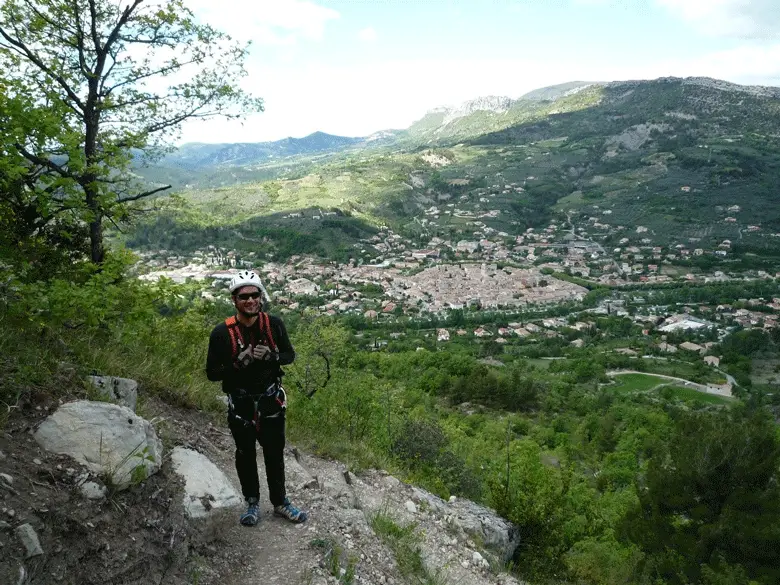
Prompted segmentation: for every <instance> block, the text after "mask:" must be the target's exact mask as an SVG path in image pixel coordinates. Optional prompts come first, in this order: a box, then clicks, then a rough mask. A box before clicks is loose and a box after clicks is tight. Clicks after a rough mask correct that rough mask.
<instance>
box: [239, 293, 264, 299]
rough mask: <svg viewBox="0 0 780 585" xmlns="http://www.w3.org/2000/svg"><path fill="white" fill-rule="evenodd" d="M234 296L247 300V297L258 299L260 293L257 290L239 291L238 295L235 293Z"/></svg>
mask: <svg viewBox="0 0 780 585" xmlns="http://www.w3.org/2000/svg"><path fill="white" fill-rule="evenodd" d="M236 296H237V297H238V298H239V299H240V300H242V301H248V300H249V299H259V298H260V293H259V292H253V293H241V294H240V295H236Z"/></svg>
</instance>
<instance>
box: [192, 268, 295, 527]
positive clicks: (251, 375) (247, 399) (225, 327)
mask: <svg viewBox="0 0 780 585" xmlns="http://www.w3.org/2000/svg"><path fill="white" fill-rule="evenodd" d="M230 294H231V295H232V297H233V304H234V305H235V307H236V315H235V316H234V317H230V318H229V319H227V320H226V321H225V322H224V323H220V324H219V325H217V326H216V327H215V328H214V330H213V331H212V332H211V337H210V338H209V351H208V357H207V360H206V375H207V376H208V378H209V380H211V381H214V382H216V381H218V380H221V381H222V390H223V392H225V393H226V394H227V395H228V397H229V398H228V426H229V427H230V432H231V433H232V435H233V440H234V441H235V443H236V471H237V472H238V479H239V481H240V482H241V491H242V492H243V494H244V498H245V499H246V502H247V505H248V508H247V511H246V512H245V513H244V514H242V515H241V519H240V522H241V524H243V525H245V526H254V525H255V524H257V522H258V520H259V518H260V509H259V504H258V501H259V497H260V481H259V479H258V473H257V458H256V457H257V456H256V452H255V441H257V442H259V443H260V445H261V446H262V447H263V459H264V460H265V472H266V480H267V481H268V492H269V495H270V497H271V504H273V507H274V514H275V515H276V516H281V517H283V518H286V519H288V520H290V521H291V522H305V521H306V518H307V514H306V512H303V511H302V510H299V509H298V508H296V507H295V506H293V505H292V504H291V503H290V500H289V499H288V498H287V496H286V493H285V485H284V424H285V409H286V408H287V400H286V396H285V394H284V390H283V389H282V386H281V376H282V374H283V372H282V370H281V368H280V366H283V365H286V364H290V363H292V362H293V360H294V359H295V351H294V350H293V347H292V345H291V344H290V339H289V337H288V336H287V330H286V329H285V327H284V323H283V322H282V320H281V319H279V318H278V317H271V316H270V315H268V314H267V313H263V312H262V308H263V302H264V301H268V293H267V292H266V290H265V287H264V286H263V285H262V283H261V282H260V277H259V276H257V274H255V273H254V272H252V271H250V270H242V271H240V272H239V273H238V274H236V275H235V276H234V277H233V279H232V280H231V281H230Z"/></svg>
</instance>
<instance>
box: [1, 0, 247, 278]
mask: <svg viewBox="0 0 780 585" xmlns="http://www.w3.org/2000/svg"><path fill="white" fill-rule="evenodd" d="M245 56H246V48H244V47H242V46H240V45H236V44H232V43H231V41H230V38H229V37H227V36H226V35H224V34H222V33H219V32H218V31H215V30H214V29H213V28H211V27H209V26H208V25H202V24H198V23H197V22H196V21H195V19H194V18H193V15H192V12H191V11H190V10H189V9H188V8H187V7H186V6H185V5H184V3H183V2H182V1H181V0H166V1H164V2H163V3H162V4H156V3H155V4H148V3H145V2H144V0H133V1H132V2H130V3H127V4H116V3H111V2H108V1H106V0H76V1H73V2H71V1H70V0H34V1H27V0H8V1H7V2H4V3H3V5H2V7H0V66H1V67H2V70H3V71H5V72H6V73H5V74H4V76H3V80H2V84H1V85H0V89H2V94H1V95H2V96H3V97H2V99H3V101H6V102H7V103H10V104H13V103H15V102H18V101H19V100H29V102H30V103H31V104H32V108H30V109H29V110H28V111H19V109H18V108H9V107H7V105H6V106H3V108H2V112H0V114H2V115H3V116H4V117H7V118H8V119H9V120H10V122H11V124H10V128H11V133H12V134H11V136H10V137H9V136H6V137H5V141H6V142H5V143H4V145H5V144H8V145H9V146H10V149H11V151H12V153H13V154H12V156H13V157H14V158H15V159H16V164H15V168H16V169H17V170H16V171H15V172H14V174H13V175H16V176H18V175H24V174H25V172H26V173H27V175H28V176H27V179H26V180H24V181H23V187H22V186H19V187H18V188H22V189H24V190H26V191H31V192H32V193H25V194H24V195H22V196H19V195H16V196H13V193H11V197H7V196H6V197H4V198H3V199H4V200H8V201H13V200H14V199H15V200H16V201H19V200H20V199H21V200H22V201H23V202H27V206H26V209H28V210H36V211H38V216H37V217H36V218H35V219H36V221H43V222H44V223H48V221H50V218H51V215H52V214H54V213H57V212H62V211H66V210H67V211H69V212H71V213H73V214H74V215H75V216H76V217H77V218H78V219H79V220H82V221H83V222H85V223H87V224H88V225H89V238H90V252H91V259H92V261H94V262H98V263H99V262H102V261H103V258H104V250H103V219H104V218H105V219H108V220H110V221H114V222H116V221H119V220H122V219H124V217H125V214H126V212H127V208H126V204H128V203H130V202H133V201H137V200H139V199H142V198H145V197H149V196H151V195H153V194H155V193H158V192H160V191H162V190H164V189H166V188H167V187H165V186H152V187H150V186H148V185H146V186H145V185H142V184H140V183H139V182H138V181H137V180H136V178H135V177H136V175H135V174H133V173H132V172H130V164H131V162H132V159H133V157H134V153H135V154H137V153H138V152H140V151H144V150H146V151H148V152H149V153H150V154H154V153H159V152H160V148H161V147H162V146H163V145H164V144H165V142H166V140H168V139H169V138H170V137H171V136H175V134H176V131H177V130H178V128H179V127H180V124H181V123H182V122H183V121H184V120H187V119H191V118H209V117H212V116H216V115H223V116H228V117H237V116H240V115H241V114H242V112H243V111H244V110H247V109H259V108H261V107H262V106H261V102H260V101H259V100H255V99H252V98H250V97H248V96H247V95H246V94H244V92H243V91H242V90H240V89H238V87H237V81H238V79H239V77H240V76H241V74H242V73H243V67H242V63H243V60H244V57H245ZM166 86H167V87H166ZM159 88H164V89H159ZM44 108H45V109H48V110H50V112H49V113H48V114H47V115H44V116H42V117H41V120H40V121H38V122H35V123H31V122H29V121H28V120H30V119H31V114H35V113H36V111H39V110H41V109H44ZM31 124H32V125H33V128H32V130H34V131H33V132H30V130H31V129H30V128H29V126H30V125H31ZM25 126H27V128H26V127H25ZM9 138H10V139H9ZM42 138H46V140H42ZM20 164H21V167H22V168H23V169H24V170H18V169H19V168H20ZM13 175H12V177H11V179H14V176H13ZM17 184H18V181H17ZM32 201H35V202H37V203H36V205H35V206H34V207H33V206H32V205H31V203H30V202H32Z"/></svg>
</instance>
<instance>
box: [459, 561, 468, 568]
mask: <svg viewBox="0 0 780 585" xmlns="http://www.w3.org/2000/svg"><path fill="white" fill-rule="evenodd" d="M460 565H461V566H462V567H463V568H464V569H468V568H469V562H468V561H461V562H460Z"/></svg>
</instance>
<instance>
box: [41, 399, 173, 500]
mask: <svg viewBox="0 0 780 585" xmlns="http://www.w3.org/2000/svg"><path fill="white" fill-rule="evenodd" d="M35 440H36V441H38V444H39V445H40V446H41V447H43V448H44V449H46V450H47V451H51V452H53V453H60V454H64V455H69V456H70V457H72V458H73V459H75V460H76V461H78V462H79V463H81V464H82V465H84V466H85V467H87V468H88V469H89V470H90V471H92V472H94V473H95V474H97V475H99V476H100V477H101V479H103V481H104V482H105V483H106V484H107V485H111V486H113V487H115V488H116V489H125V488H127V487H129V486H130V484H131V483H134V482H137V481H142V480H144V479H146V478H147V477H148V476H150V475H152V474H154V473H156V472H157V471H158V470H159V469H160V466H161V465H162V454H163V445H162V441H161V440H160V439H159V438H158V437H157V433H156V432H155V430H154V427H153V426H152V425H151V423H149V421H147V420H144V419H143V418H141V417H140V416H138V415H136V414H135V413H134V412H133V411H132V410H130V409H129V408H127V407H125V406H119V405H117V404H109V403H107V402H91V401H89V400H78V401H76V402H68V403H66V404H63V405H62V406H60V407H59V408H58V409H57V410H56V412H54V414H52V415H50V416H49V417H47V418H46V420H45V421H43V423H41V425H40V426H39V427H38V430H37V431H35Z"/></svg>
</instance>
